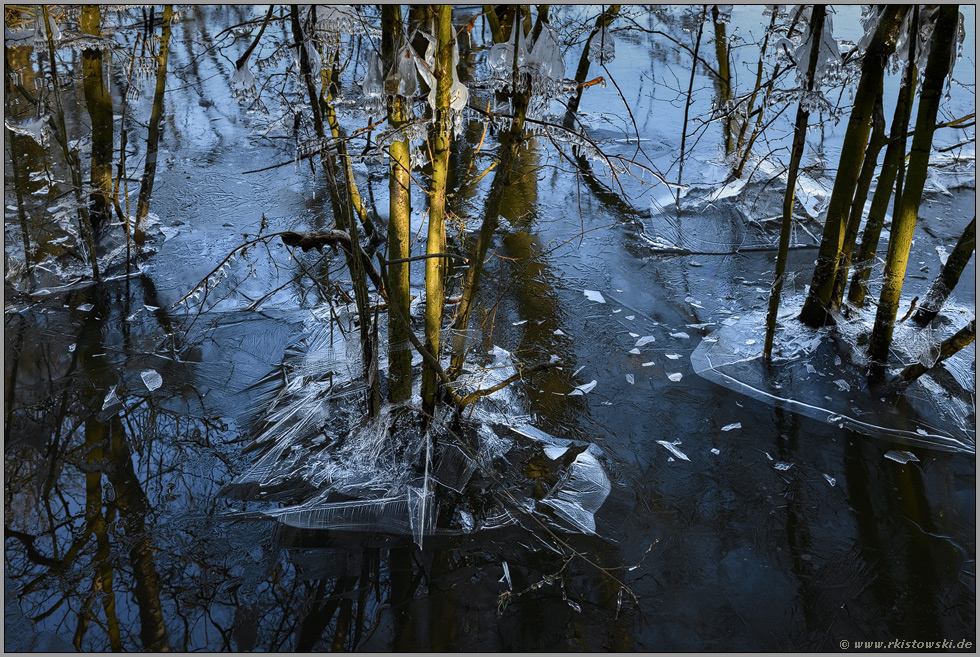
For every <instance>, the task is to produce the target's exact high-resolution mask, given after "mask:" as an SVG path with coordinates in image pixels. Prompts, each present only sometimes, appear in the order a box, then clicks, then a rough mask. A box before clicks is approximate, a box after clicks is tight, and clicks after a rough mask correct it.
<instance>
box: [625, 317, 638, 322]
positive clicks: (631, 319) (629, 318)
mask: <svg viewBox="0 0 980 657" xmlns="http://www.w3.org/2000/svg"><path fill="white" fill-rule="evenodd" d="M626 319H628V320H630V321H631V322H632V321H633V320H634V319H636V315H627V316H626Z"/></svg>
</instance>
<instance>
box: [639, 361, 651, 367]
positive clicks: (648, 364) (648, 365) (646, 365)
mask: <svg viewBox="0 0 980 657" xmlns="http://www.w3.org/2000/svg"><path fill="white" fill-rule="evenodd" d="M653 365H654V362H653V361H652V360H651V361H650V362H648V363H643V364H642V365H641V367H653Z"/></svg>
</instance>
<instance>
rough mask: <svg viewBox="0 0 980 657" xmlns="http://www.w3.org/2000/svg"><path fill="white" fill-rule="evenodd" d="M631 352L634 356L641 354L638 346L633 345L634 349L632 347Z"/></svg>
mask: <svg viewBox="0 0 980 657" xmlns="http://www.w3.org/2000/svg"><path fill="white" fill-rule="evenodd" d="M629 353H631V354H633V355H634V356H639V355H640V350H639V349H637V348H636V347H633V348H632V349H630V351H629Z"/></svg>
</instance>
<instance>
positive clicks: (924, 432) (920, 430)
mask: <svg viewBox="0 0 980 657" xmlns="http://www.w3.org/2000/svg"><path fill="white" fill-rule="evenodd" d="M915 432H916V433H917V434H919V435H920V436H928V435H929V432H928V431H926V430H925V429H916V430H915Z"/></svg>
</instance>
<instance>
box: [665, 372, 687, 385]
mask: <svg viewBox="0 0 980 657" xmlns="http://www.w3.org/2000/svg"><path fill="white" fill-rule="evenodd" d="M667 378H668V379H670V380H671V381H673V382H674V383H677V382H678V381H680V380H681V379H682V378H684V375H683V374H681V373H680V372H674V373H673V374H668V375H667Z"/></svg>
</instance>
